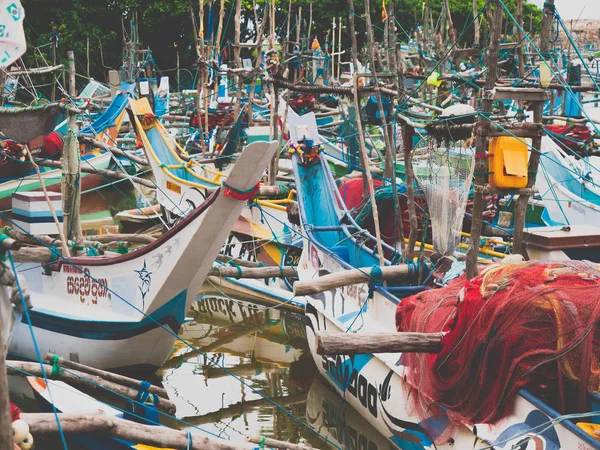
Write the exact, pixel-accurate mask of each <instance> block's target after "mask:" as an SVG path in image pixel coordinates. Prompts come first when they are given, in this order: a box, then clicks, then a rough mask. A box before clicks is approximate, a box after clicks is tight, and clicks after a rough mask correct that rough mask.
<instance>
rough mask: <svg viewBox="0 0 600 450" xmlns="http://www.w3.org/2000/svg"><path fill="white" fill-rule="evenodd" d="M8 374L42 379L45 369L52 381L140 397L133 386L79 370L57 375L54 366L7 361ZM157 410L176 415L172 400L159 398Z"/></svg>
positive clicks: (132, 397) (66, 371)
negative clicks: (61, 381)
mask: <svg viewBox="0 0 600 450" xmlns="http://www.w3.org/2000/svg"><path fill="white" fill-rule="evenodd" d="M6 365H7V368H8V372H9V373H12V374H15V375H22V374H23V372H25V373H27V374H28V375H33V376H37V377H41V376H43V375H44V372H43V371H42V366H43V369H44V370H45V373H46V376H47V377H48V378H52V379H60V380H63V381H65V382H66V383H68V384H73V385H76V386H81V387H84V388H88V389H91V390H93V391H102V392H107V391H108V392H112V393H116V394H118V395H122V396H125V397H128V398H131V399H135V398H136V397H137V396H138V390H137V389H135V388H133V387H131V386H123V385H121V384H119V383H114V382H112V381H107V380H105V379H104V378H102V377H101V376H98V375H92V374H89V373H85V372H81V371H79V370H73V369H68V370H63V371H62V373H61V374H60V375H55V374H54V373H53V371H52V366H51V365H49V364H40V363H37V362H26V361H10V360H7V361H6ZM156 406H157V408H159V409H161V410H163V411H165V412H167V413H169V414H174V413H175V410H176V407H175V403H173V402H172V401H171V400H168V399H165V398H162V397H158V401H157V405H156Z"/></svg>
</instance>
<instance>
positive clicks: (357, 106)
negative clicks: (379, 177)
mask: <svg viewBox="0 0 600 450" xmlns="http://www.w3.org/2000/svg"><path fill="white" fill-rule="evenodd" d="M352 87H353V89H352V91H353V93H354V108H355V109H356V128H357V131H358V142H359V144H360V154H361V157H362V158H361V159H362V162H363V165H364V169H365V177H366V179H367V186H368V189H369V195H370V197H371V208H372V209H373V223H374V225H375V238H376V239H377V254H378V255H379V265H380V266H382V267H383V265H384V263H385V260H384V258H383V246H382V245H381V230H380V229H379V211H378V210H377V201H376V199H375V188H374V187H373V177H371V166H370V165H369V156H368V155H367V149H366V147H365V135H364V134H363V127H362V120H361V117H360V102H359V99H358V98H359V97H358V72H354V74H353V76H352ZM363 184H364V182H363Z"/></svg>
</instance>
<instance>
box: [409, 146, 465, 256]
mask: <svg viewBox="0 0 600 450" xmlns="http://www.w3.org/2000/svg"><path fill="white" fill-rule="evenodd" d="M424 146H425V147H426V149H423V148H422V147H424ZM424 150H425V151H424ZM414 155H415V157H414V159H413V170H414V173H415V176H416V178H417V181H418V183H419V186H420V187H421V189H422V190H423V192H424V194H425V198H426V199H427V205H428V208H429V217H430V219H431V230H432V234H433V247H434V249H435V251H436V252H437V253H439V254H440V255H452V254H453V253H454V251H455V250H456V247H457V246H458V243H459V241H460V232H461V229H462V224H463V219H464V216H465V208H466V206H467V199H468V197H469V192H470V189H471V181H472V179H473V161H474V155H475V152H474V150H473V149H472V148H471V147H469V146H468V145H466V144H465V141H440V140H438V139H436V138H430V139H428V140H427V141H423V143H422V144H421V146H420V148H419V147H418V148H416V149H415V151H414Z"/></svg>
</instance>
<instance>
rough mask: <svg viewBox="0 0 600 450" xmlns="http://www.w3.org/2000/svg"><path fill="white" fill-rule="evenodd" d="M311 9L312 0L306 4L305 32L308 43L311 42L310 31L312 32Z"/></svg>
mask: <svg viewBox="0 0 600 450" xmlns="http://www.w3.org/2000/svg"><path fill="white" fill-rule="evenodd" d="M312 10H313V2H312V0H311V2H310V4H309V6H308V32H307V33H306V34H307V36H308V44H309V45H310V43H311V42H312V40H311V32H312Z"/></svg>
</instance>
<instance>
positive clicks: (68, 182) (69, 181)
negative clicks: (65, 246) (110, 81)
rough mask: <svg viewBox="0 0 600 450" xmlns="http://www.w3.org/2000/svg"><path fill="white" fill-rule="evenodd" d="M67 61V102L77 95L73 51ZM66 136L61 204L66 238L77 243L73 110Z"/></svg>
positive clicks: (78, 222) (78, 189) (77, 186)
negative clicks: (68, 97)
mask: <svg viewBox="0 0 600 450" xmlns="http://www.w3.org/2000/svg"><path fill="white" fill-rule="evenodd" d="M67 60H68V63H69V96H70V99H69V101H68V102H67V104H69V103H70V102H71V99H74V98H75V97H76V96H77V88H76V86H75V54H74V53H73V51H68V52H67ZM68 114H69V120H68V129H67V137H66V139H65V145H64V148H63V159H62V163H63V164H62V165H63V178H62V204H63V218H64V230H65V237H66V239H67V240H73V241H75V243H76V245H79V243H81V241H82V235H81V218H80V214H79V210H80V206H81V180H80V171H81V167H80V160H79V145H78V142H77V131H78V127H77V117H76V115H75V113H74V112H72V111H69V113H68Z"/></svg>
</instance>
